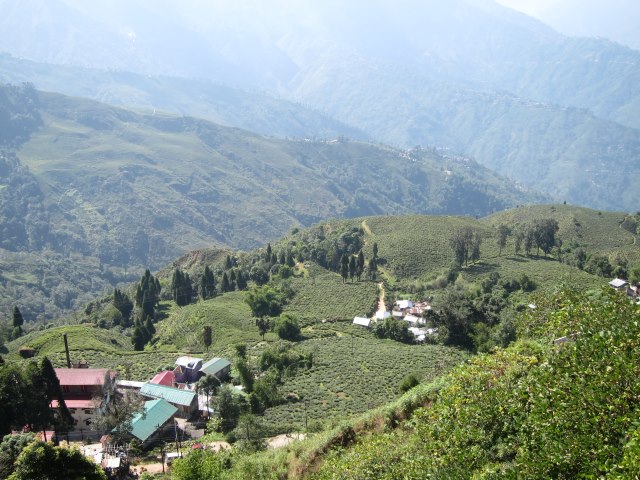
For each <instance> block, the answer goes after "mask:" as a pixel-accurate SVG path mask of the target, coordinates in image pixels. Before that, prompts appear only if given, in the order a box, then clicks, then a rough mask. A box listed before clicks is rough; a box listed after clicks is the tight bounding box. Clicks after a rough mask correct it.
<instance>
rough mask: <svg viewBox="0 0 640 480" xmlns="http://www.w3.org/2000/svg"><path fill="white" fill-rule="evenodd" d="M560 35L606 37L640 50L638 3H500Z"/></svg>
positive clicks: (511, 0)
mask: <svg viewBox="0 0 640 480" xmlns="http://www.w3.org/2000/svg"><path fill="white" fill-rule="evenodd" d="M497 1H498V3H501V4H502V5H505V6H508V7H510V8H513V9H514V10H520V11H521V12H524V13H526V14H527V15H531V16H532V17H535V18H537V19H539V20H541V21H543V22H544V23H546V24H547V25H549V26H551V27H553V28H554V29H556V30H557V31H559V32H560V33H563V34H565V35H572V36H591V37H595V36H597V37H605V38H609V39H610V40H614V41H616V42H618V43H622V44H625V45H627V46H630V47H632V48H635V49H636V50H640V1H638V0H497Z"/></svg>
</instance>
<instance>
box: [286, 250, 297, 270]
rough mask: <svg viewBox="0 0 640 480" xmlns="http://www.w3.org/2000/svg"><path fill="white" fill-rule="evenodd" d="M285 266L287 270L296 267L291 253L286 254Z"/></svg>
mask: <svg viewBox="0 0 640 480" xmlns="http://www.w3.org/2000/svg"><path fill="white" fill-rule="evenodd" d="M287 266H288V267H289V268H293V267H295V266H296V261H295V260H294V259H293V255H291V253H288V254H287Z"/></svg>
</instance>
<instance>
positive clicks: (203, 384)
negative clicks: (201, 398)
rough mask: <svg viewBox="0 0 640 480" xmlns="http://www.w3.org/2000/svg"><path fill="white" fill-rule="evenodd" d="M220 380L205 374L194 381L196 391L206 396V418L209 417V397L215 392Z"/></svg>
mask: <svg viewBox="0 0 640 480" xmlns="http://www.w3.org/2000/svg"><path fill="white" fill-rule="evenodd" d="M218 387H220V380H219V379H218V378H216V377H215V376H213V375H205V376H204V377H202V378H201V379H200V380H198V382H197V383H196V392H198V394H204V395H205V396H206V397H207V418H209V397H211V396H213V395H215V394H216V391H217V390H218Z"/></svg>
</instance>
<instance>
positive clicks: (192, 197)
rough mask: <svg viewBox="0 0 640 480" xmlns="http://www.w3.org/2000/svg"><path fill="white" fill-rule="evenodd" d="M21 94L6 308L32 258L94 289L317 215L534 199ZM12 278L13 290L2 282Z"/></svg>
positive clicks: (345, 156)
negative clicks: (29, 106) (87, 276)
mask: <svg viewBox="0 0 640 480" xmlns="http://www.w3.org/2000/svg"><path fill="white" fill-rule="evenodd" d="M25 88H26V87H25ZM5 90H6V91H9V90H10V87H6V88H5ZM26 91H28V92H30V93H29V95H35V96H34V100H33V102H34V105H36V106H35V107H34V108H35V110H34V113H33V115H35V117H34V118H36V119H37V122H39V123H38V125H31V123H33V122H32V121H31V120H29V122H31V123H29V125H30V126H29V130H28V132H27V133H30V136H25V137H24V138H22V139H20V141H18V142H17V148H15V149H14V150H8V151H7V152H6V153H5V154H4V155H3V165H4V168H5V170H6V176H5V177H4V180H3V182H6V183H5V185H7V187H5V188H3V189H2V190H0V194H2V198H3V205H4V208H5V210H4V212H3V213H4V215H5V217H6V218H4V220H3V225H4V226H5V228H6V229H7V230H6V235H5V236H4V238H3V239H2V241H3V244H2V246H3V248H4V249H5V250H6V251H7V253H6V255H4V256H3V261H4V262H5V265H6V269H5V272H6V277H7V278H8V279H9V281H8V283H6V285H5V288H7V290H5V292H6V293H5V295H6V296H5V297H4V298H5V299H6V300H5V302H9V301H10V300H9V299H10V298H11V297H13V298H14V299H15V298H17V297H16V294H18V292H19V294H18V295H19V296H24V294H26V293H27V292H28V291H29V289H30V288H34V287H35V288H36V289H37V288H41V287H38V285H40V284H41V283H42V281H43V273H42V271H40V270H38V268H39V267H37V264H38V260H37V259H33V258H28V257H29V254H32V253H33V254H36V255H40V254H41V253H43V252H47V253H48V254H50V255H52V256H53V257H54V258H56V257H55V256H56V255H63V256H72V257H74V258H75V257H77V258H79V259H82V260H77V261H76V262H74V263H73V265H74V267H73V268H80V265H84V264H86V263H88V264H90V265H92V266H91V271H92V272H94V273H95V269H98V270H99V271H100V272H101V273H100V274H99V275H97V276H96V281H95V283H94V284H93V289H92V291H96V289H99V290H101V289H102V288H104V286H105V285H106V284H108V283H111V282H112V281H114V279H116V280H117V279H118V278H126V277H127V273H126V270H127V269H129V271H132V270H136V271H137V269H140V268H143V267H145V266H150V267H154V266H155V267H157V266H160V265H163V264H164V263H166V262H167V261H169V260H170V259H171V258H173V257H175V256H177V255H179V254H180V253H182V252H184V251H186V250H189V249H193V248H195V247H199V246H206V245H210V244H212V243H217V244H220V245H227V246H232V247H234V248H251V247H255V246H257V245H260V244H262V243H264V242H265V241H267V240H270V239H274V238H277V237H279V236H280V235H282V234H283V233H284V232H287V231H289V230H290V229H291V228H292V227H295V226H300V225H310V224H311V223H314V222H317V221H319V220H320V219H324V218H329V217H336V216H345V217H349V216H356V215H364V214H384V213H409V212H414V213H427V212H429V213H452V214H469V215H484V214H487V213H489V212H492V211H497V210H501V209H503V208H505V207H508V206H513V205H515V204H521V203H529V202H532V201H535V200H536V199H541V198H542V197H540V196H538V195H535V194H531V193H527V192H525V191H523V190H522V189H520V188H518V187H516V186H515V185H514V184H513V183H511V182H509V181H507V180H505V179H503V178H501V177H499V176H497V175H495V174H492V173H491V172H490V171H488V170H487V169H485V168H483V167H480V166H479V165H478V164H476V163H475V162H472V161H470V160H467V159H464V158H461V157H445V156H443V155H441V154H438V153H436V152H432V151H423V150H414V151H411V152H407V151H402V150H396V149H392V148H387V147H381V146H374V145H371V144H366V143H360V142H353V141H347V140H332V141H311V140H309V141H303V140H299V141H285V140H277V139H272V138H266V137H262V136H260V135H257V134H252V133H249V132H246V131H243V130H239V129H232V128H226V127H221V126H219V125H216V124H213V123H210V122H207V121H204V120H199V119H195V118H191V117H179V116H171V115H166V114H159V113H153V112H148V113H137V112H134V111H131V110H125V109H119V108H116V107H111V106H107V105H104V104H100V103H97V102H93V101H89V100H81V99H76V98H71V97H65V96H62V95H57V94H50V93H35V91H32V90H30V89H29V88H27V90H26ZM3 108H5V109H7V112H9V113H8V114H7V116H8V118H9V117H10V118H13V119H18V120H19V119H20V118H23V117H21V114H19V113H16V111H15V109H13V110H12V108H13V107H12V106H11V104H10V102H8V103H6V104H5V105H4V106H3ZM25 118H26V117H25ZM28 118H31V117H28ZM25 122H26V120H25ZM16 138H18V137H16ZM12 183H13V184H15V186H13V187H12V188H8V186H9V185H12ZM18 197H19V198H18ZM18 205H22V206H23V207H24V208H23V209H22V210H16V207H17V206H18ZM21 208H22V207H21ZM12 225H15V228H13V227H11V226H12ZM10 227H11V228H10ZM18 253H19V255H18ZM25 255H27V256H26V257H25ZM56 261H57V260H56ZM70 267H71V264H70ZM112 267H113V268H115V270H113V269H112ZM18 270H19V271H20V275H21V277H20V281H19V282H17V283H16V282H15V281H14V280H15V279H14V280H11V276H12V273H11V272H17V271H18ZM45 270H47V271H48V269H47V268H45ZM38 272H39V273H38ZM60 274H61V275H62V272H60ZM71 277H72V276H71ZM69 279H70V277H69ZM72 283H73V282H69V281H68V280H65V281H64V282H57V287H58V288H63V286H66V287H67V288H66V290H65V292H66V293H64V294H63V295H61V299H60V300H56V301H55V302H56V306H57V307H58V308H69V307H71V306H73V305H76V304H75V299H76V298H77V295H78V289H77V287H74V285H73V284H72ZM82 283H84V282H82ZM14 288H17V289H18V290H13V289H14ZM83 288H84V287H83ZM45 292H46V294H50V293H51V292H50V290H49V289H45V290H44V291H43V293H45ZM38 295H42V293H39V294H38ZM41 301H42V300H39V301H36V302H29V303H30V304H38V303H40V305H42V304H41ZM76 306H77V305H76ZM33 308H34V310H33V312H34V313H35V312H42V311H43V308H42V306H40V307H33ZM31 318H33V316H31Z"/></svg>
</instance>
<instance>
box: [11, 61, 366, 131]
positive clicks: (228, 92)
mask: <svg viewBox="0 0 640 480" xmlns="http://www.w3.org/2000/svg"><path fill="white" fill-rule="evenodd" d="M0 82H3V83H11V84H21V83H23V82H28V83H31V84H33V85H35V87H36V88H37V89H38V90H43V91H47V92H59V93H63V94H65V95H70V96H74V97H85V98H91V99H93V100H97V101H99V102H103V103H107V104H111V105H116V106H121V107H126V108H135V109H140V110H147V111H150V112H151V111H154V110H157V111H160V112H172V113H174V114H180V115H185V116H189V117H198V118H204V119H207V120H209V121H212V122H215V123H218V124H220V125H226V126H230V127H238V128H242V129H244V130H249V131H251V132H254V133H260V134H262V135H272V136H277V137H281V138H285V137H293V138H313V137H316V138H319V139H326V138H337V137H339V136H346V137H349V138H351V139H354V140H366V139H367V136H366V134H365V133H364V132H362V131H360V130H358V129H356V128H353V127H350V126H347V125H344V124H341V123H340V122H338V121H336V120H335V119H332V118H330V117H328V116H327V115H324V114H321V113H319V112H318V111H315V110H313V109H312V108H310V107H308V106H304V105H301V104H299V103H294V102H292V101H288V100H285V99H284V98H277V97H275V96H272V95H268V94H267V93H265V92H257V91H245V90H241V89H239V88H233V87H231V86H227V85H224V84H221V83H216V82H214V81H207V80H195V79H189V78H181V77H168V76H153V77H152V76H147V75H141V74H135V73H132V72H125V71H114V70H104V69H103V70H100V69H97V68H93V69H92V68H87V67H81V66H74V65H54V64H48V63H39V62H34V61H30V60H26V59H24V58H15V57H12V56H11V55H9V54H6V53H0Z"/></svg>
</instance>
